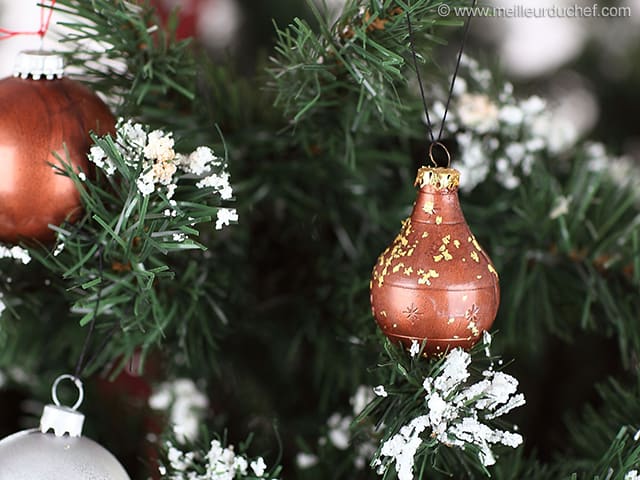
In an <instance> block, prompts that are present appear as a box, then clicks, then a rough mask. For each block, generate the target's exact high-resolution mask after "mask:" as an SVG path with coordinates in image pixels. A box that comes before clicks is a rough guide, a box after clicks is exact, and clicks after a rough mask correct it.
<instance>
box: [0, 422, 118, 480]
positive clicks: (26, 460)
mask: <svg viewBox="0 0 640 480" xmlns="http://www.w3.org/2000/svg"><path fill="white" fill-rule="evenodd" d="M0 480H130V479H129V476H128V475H127V472H125V470H124V468H122V465H120V463H118V461H117V460H116V458H115V457H114V456H113V455H112V454H111V453H109V452H108V451H107V450H106V449H104V448H103V447H101V446H100V445H98V444H97V443H96V442H94V441H93V440H90V439H88V438H86V437H70V436H68V435H66V436H63V437H56V436H55V435H54V434H53V433H41V432H40V430H26V431H23V432H19V433H16V434H14V435H11V436H9V437H7V438H5V439H3V440H0Z"/></svg>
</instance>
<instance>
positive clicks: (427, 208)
mask: <svg viewBox="0 0 640 480" xmlns="http://www.w3.org/2000/svg"><path fill="white" fill-rule="evenodd" d="M433 207H434V205H433V202H425V203H424V205H423V206H422V211H423V212H424V213H427V214H429V215H433Z"/></svg>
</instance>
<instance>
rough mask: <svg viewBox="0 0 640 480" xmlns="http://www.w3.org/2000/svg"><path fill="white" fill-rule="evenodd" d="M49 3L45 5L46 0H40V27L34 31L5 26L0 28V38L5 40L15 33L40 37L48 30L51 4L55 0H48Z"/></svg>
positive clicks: (51, 10)
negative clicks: (11, 28) (12, 28)
mask: <svg viewBox="0 0 640 480" xmlns="http://www.w3.org/2000/svg"><path fill="white" fill-rule="evenodd" d="M49 3H50V5H49V6H47V2H46V0H42V3H41V4H40V28H38V30H36V31H18V30H7V29H6V28H0V40H7V39H9V38H12V37H15V36H17V35H40V38H44V36H45V35H46V34H47V32H48V31H49V25H50V24H51V17H52V15H53V6H54V5H55V4H56V0H49Z"/></svg>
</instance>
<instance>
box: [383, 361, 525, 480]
mask: <svg viewBox="0 0 640 480" xmlns="http://www.w3.org/2000/svg"><path fill="white" fill-rule="evenodd" d="M470 364H471V355H470V354H469V353H467V352H465V351H464V350H461V349H454V350H452V351H451V352H450V353H449V354H448V355H447V357H446V358H445V360H444V361H443V362H442V364H441V366H440V367H439V368H438V370H437V371H436V374H435V375H433V376H430V377H427V378H426V379H425V380H424V383H423V390H424V414H423V415H419V416H417V417H416V418H414V419H413V420H411V422H409V423H408V424H407V425H404V426H403V427H401V428H400V430H399V432H398V433H396V434H394V435H393V436H392V437H391V438H389V439H388V440H387V441H386V442H384V443H383V444H382V446H381V447H380V450H379V455H378V458H377V459H376V460H375V461H374V463H373V465H374V466H375V467H377V471H378V473H379V474H383V473H384V472H385V471H386V470H387V469H388V468H390V466H391V465H392V464H395V470H396V472H397V475H398V479H399V480H412V479H413V478H414V477H413V467H414V462H415V458H414V457H415V455H416V452H417V451H418V449H419V448H420V447H421V446H422V444H423V443H428V442H433V441H434V440H435V441H436V442H438V443H441V444H443V445H446V446H448V447H457V448H460V449H462V450H464V449H467V448H471V447H472V448H473V449H475V450H477V451H478V456H479V459H480V461H481V462H482V464H483V465H485V466H488V465H493V464H494V463H495V458H494V455H493V452H492V450H491V446H492V445H495V444H503V445H506V446H509V447H513V448H516V447H517V446H519V445H520V444H521V443H522V436H521V435H519V434H517V433H512V432H507V431H502V430H498V429H495V428H492V427H490V426H489V425H487V424H486V423H484V422H486V421H490V420H493V419H496V418H498V417H500V416H502V415H504V414H506V413H508V412H509V411H511V410H512V409H514V408H516V407H519V406H521V405H523V404H524V403H525V400H524V395H522V394H521V393H516V391H517V388H518V381H517V380H516V379H515V378H514V377H512V376H510V375H507V374H505V373H503V372H498V371H495V370H493V369H487V370H485V371H484V372H483V373H482V379H481V380H479V381H477V382H473V383H472V382H470V381H469V379H470V376H471V373H470V371H469V366H470Z"/></svg>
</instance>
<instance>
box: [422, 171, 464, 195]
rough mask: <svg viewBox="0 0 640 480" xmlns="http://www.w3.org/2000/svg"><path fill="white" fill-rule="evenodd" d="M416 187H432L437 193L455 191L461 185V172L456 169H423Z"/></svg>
mask: <svg viewBox="0 0 640 480" xmlns="http://www.w3.org/2000/svg"><path fill="white" fill-rule="evenodd" d="M415 185H416V186H417V187H420V188H424V187H427V186H430V187H431V188H432V189H433V190H436V191H442V190H448V191H453V190H456V189H457V188H458V185H460V172H459V171H458V170H456V169H455V168H442V167H421V168H420V169H419V170H418V175H417V176H416V182H415Z"/></svg>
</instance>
